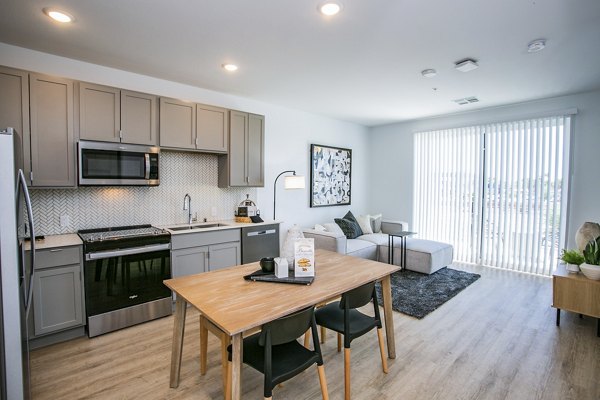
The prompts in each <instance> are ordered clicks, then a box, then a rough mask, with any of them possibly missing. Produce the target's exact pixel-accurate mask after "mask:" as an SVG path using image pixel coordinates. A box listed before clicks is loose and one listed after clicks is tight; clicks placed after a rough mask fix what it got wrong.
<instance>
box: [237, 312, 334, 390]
mask: <svg viewBox="0 0 600 400" xmlns="http://www.w3.org/2000/svg"><path fill="white" fill-rule="evenodd" d="M309 328H311V330H312V333H313V335H312V336H313V345H314V350H309V349H307V348H306V347H304V346H302V345H301V344H300V343H299V342H298V341H297V339H298V338H299V337H300V336H302V335H303V334H304V333H305V332H306V331H307V330H308V329H309ZM227 351H228V353H229V363H228V370H227V387H228V388H230V387H231V346H229V347H228V348H227ZM243 353H244V354H243V361H244V364H248V365H249V366H251V367H252V368H254V369H256V370H257V371H259V372H262V373H263V374H264V377H265V379H264V397H265V400H267V399H272V398H273V397H272V396H273V388H274V387H275V386H276V385H278V384H280V383H282V382H285V381H286V380H288V379H290V378H292V377H294V376H296V375H298V374H299V373H300V372H302V371H304V370H305V369H307V368H308V367H310V366H311V365H313V364H315V363H316V364H317V370H318V373H319V383H320V384H321V395H322V396H323V400H328V399H329V395H328V393H327V381H326V379H325V370H324V368H323V357H322V356H321V347H320V345H319V337H318V336H317V324H316V322H315V312H314V307H310V308H307V309H304V310H302V311H298V312H296V313H294V314H291V315H288V316H285V317H283V318H279V319H277V320H275V321H272V322H269V323H267V324H265V325H263V326H262V330H261V332H259V333H257V334H255V335H252V336H250V337H247V338H244V344H243ZM228 392H229V390H228ZM226 397H227V396H226Z"/></svg>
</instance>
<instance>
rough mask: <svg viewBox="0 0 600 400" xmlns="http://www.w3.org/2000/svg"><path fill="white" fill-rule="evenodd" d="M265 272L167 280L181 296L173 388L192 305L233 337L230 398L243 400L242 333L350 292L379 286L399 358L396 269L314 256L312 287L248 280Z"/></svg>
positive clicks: (320, 253) (244, 269)
mask: <svg viewBox="0 0 600 400" xmlns="http://www.w3.org/2000/svg"><path fill="white" fill-rule="evenodd" d="M258 269H260V266H259V264H258V262H256V263H251V264H245V265H239V266H235V267H230V268H226V269H221V270H217V271H212V272H205V273H202V274H196V275H188V276H183V277H179V278H174V279H168V280H165V281H164V283H165V285H166V286H167V287H169V288H170V289H171V290H173V292H175V293H176V294H177V300H176V306H175V319H174V326H173V344H172V350H171V376H170V386H171V387H172V388H176V387H178V386H179V372H180V369H181V359H182V351H183V336H184V328H185V315H186V308H187V305H188V304H190V305H192V306H193V307H195V308H196V309H198V311H199V312H200V313H201V314H202V316H203V317H204V318H206V319H207V320H208V321H210V322H211V323H212V324H213V325H214V326H216V327H217V328H218V329H220V330H221V331H222V332H224V333H225V334H226V335H228V336H229V337H231V345H232V354H231V356H232V372H231V398H232V399H233V400H239V399H240V398H241V370H242V361H243V360H242V354H243V333H244V332H247V331H251V330H256V329H257V328H260V326H262V325H263V324H265V323H267V322H270V321H273V320H276V319H278V318H281V317H284V316H286V315H289V314H292V313H294V312H296V311H299V310H302V309H304V308H306V307H309V306H312V305H316V304H320V303H323V302H327V301H328V300H331V299H335V298H337V297H339V296H340V295H341V294H342V293H345V292H347V291H349V290H351V289H354V288H357V287H359V286H362V285H364V284H366V283H369V282H373V281H380V282H381V284H382V289H383V309H384V322H385V332H386V339H387V350H388V357H389V358H396V345H395V341H394V320H393V315H392V293H391V284H390V274H392V273H393V272H395V271H398V270H399V267H398V266H396V265H390V264H384V263H380V262H377V261H371V260H365V259H362V258H356V257H351V256H346V255H342V254H339V253H335V252H331V251H326V250H320V249H319V250H316V251H315V280H314V282H313V283H312V284H311V285H296V284H283V283H272V282H254V281H247V280H244V278H243V277H244V275H247V274H250V273H252V272H254V271H256V270H258Z"/></svg>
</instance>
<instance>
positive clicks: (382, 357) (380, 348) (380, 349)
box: [377, 328, 388, 374]
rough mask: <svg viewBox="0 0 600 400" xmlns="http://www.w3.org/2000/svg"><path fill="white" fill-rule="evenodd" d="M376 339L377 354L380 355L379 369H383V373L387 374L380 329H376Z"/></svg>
mask: <svg viewBox="0 0 600 400" xmlns="http://www.w3.org/2000/svg"><path fill="white" fill-rule="evenodd" d="M377 338H378V339H379V354H380V355H381V368H383V373H384V374H387V373H388V367H387V358H386V356H385V347H384V345H383V332H382V331H381V328H377Z"/></svg>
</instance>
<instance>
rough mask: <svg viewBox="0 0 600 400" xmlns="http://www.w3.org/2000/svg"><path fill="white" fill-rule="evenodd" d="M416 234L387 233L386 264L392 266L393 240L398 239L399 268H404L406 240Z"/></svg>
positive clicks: (404, 232) (407, 232)
mask: <svg viewBox="0 0 600 400" xmlns="http://www.w3.org/2000/svg"><path fill="white" fill-rule="evenodd" d="M416 234H417V232H410V231H400V232H393V233H388V263H389V264H392V265H393V264H394V238H395V237H399V238H400V268H401V269H404V268H406V238H407V237H409V236H413V235H416Z"/></svg>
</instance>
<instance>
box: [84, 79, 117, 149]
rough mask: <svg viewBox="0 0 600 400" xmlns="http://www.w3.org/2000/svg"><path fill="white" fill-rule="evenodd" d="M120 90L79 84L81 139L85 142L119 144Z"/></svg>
mask: <svg viewBox="0 0 600 400" xmlns="http://www.w3.org/2000/svg"><path fill="white" fill-rule="evenodd" d="M120 92H121V91H120V90H119V89H117V88H113V87H109V86H101V85H94V84H91V83H85V82H81V83H79V137H80V138H81V139H85V140H100V141H105V142H119V141H120V136H119V130H120V126H121V95H120Z"/></svg>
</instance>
